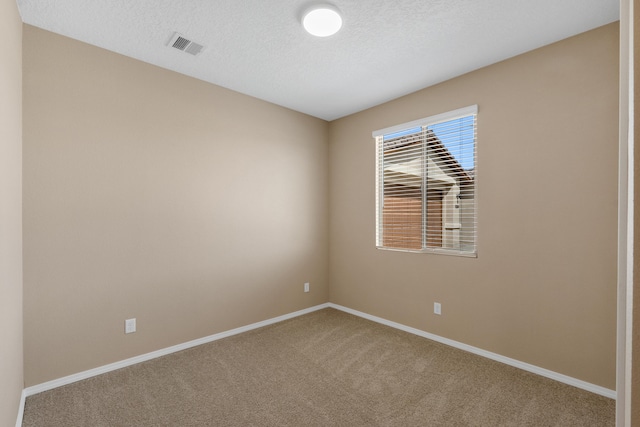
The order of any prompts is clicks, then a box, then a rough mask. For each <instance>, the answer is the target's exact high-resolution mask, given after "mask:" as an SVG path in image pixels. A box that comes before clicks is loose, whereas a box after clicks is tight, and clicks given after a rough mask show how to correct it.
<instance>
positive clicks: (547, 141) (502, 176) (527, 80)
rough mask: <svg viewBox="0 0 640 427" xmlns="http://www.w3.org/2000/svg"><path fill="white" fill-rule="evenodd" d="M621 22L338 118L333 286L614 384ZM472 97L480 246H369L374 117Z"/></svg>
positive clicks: (495, 348) (442, 107)
mask: <svg viewBox="0 0 640 427" xmlns="http://www.w3.org/2000/svg"><path fill="white" fill-rule="evenodd" d="M618 28H619V27H618V24H617V23H616V24H611V25H607V26H605V27H602V28H599V29H596V30H593V31H590V32H588V33H585V34H581V35H578V36H576V37H573V38H570V39H567V40H564V41H561V42H559V43H556V44H553V45H550V46H547V47H544V48H541V49H538V50H535V51H532V52H529V53H526V54H524V55H521V56H518V57H515V58H512V59H510V60H507V61H504V62H501V63H498V64H495V65H492V66H489V67H486V68H484V69H481V70H478V71H475V72H473V73H470V74H467V75H464V76H461V77H459V78H456V79H453V80H450V81H447V82H445V83H442V84H439V85H437V86H434V87H430V88H427V89H424V90H422V91H419V92H416V93H414V94H411V95H408V96H405V97H403V98H400V99H398V100H395V101H392V102H389V103H386V104H384V105H380V106H378V107H375V108H372V109H369V110H366V111H364V112H361V113H359V114H355V115H352V116H349V117H346V118H344V119H341V120H337V121H335V122H332V123H331V124H330V157H329V162H330V164H331V173H330V195H331V198H330V224H331V235H330V250H329V253H330V282H331V289H330V290H331V292H330V299H331V301H332V302H334V303H337V304H341V305H344V306H347V307H351V308H353V309H357V310H361V311H364V312H366V313H370V314H372V315H376V316H380V317H383V318H386V319H389V320H393V321H396V322H400V323H403V324H406V325H409V326H413V327H416V328H419V329H422V330H425V331H428V332H431V333H434V334H437V335H440V336H443V337H446V338H450V339H453V340H456V341H460V342H462V343H466V344H469V345H472V346H476V347H479V348H482V349H485V350H489V351H492V352H495V353H498V354H501V355H504V356H507V357H511V358H514V359H517V360H520V361H523V362H527V363H530V364H533V365H536V366H539V367H542V368H546V369H550V370H552V371H555V372H559V373H562V374H565V375H569V376H571V377H575V378H578V379H581V380H584V381H588V382H590V383H594V384H597V385H600V386H603V387H607V388H609V389H615V363H616V357H615V354H616V353H615V352H616V236H617V160H618V149H617V147H618V58H619V56H618V55H619V54H618V45H619V40H618ZM472 104H478V107H479V113H478V171H477V173H478V175H477V176H478V193H477V197H478V218H479V229H478V258H477V259H474V258H459V257H452V256H443V255H432V254H410V253H401V252H392V251H384V250H376V248H375V235H374V229H375V228H374V227H375V186H374V184H375V181H374V179H375V171H374V167H375V153H374V141H373V139H372V137H371V132H372V131H374V130H376V129H381V128H385V127H388V126H392V125H396V124H400V123H404V122H408V121H411V120H415V119H419V118H422V117H427V116H430V115H434V114H438V113H443V112H446V111H449V110H453V109H456V108H461V107H465V106H468V105H472ZM435 301H437V302H440V303H441V304H442V315H441V316H437V315H434V314H433V303H434V302H435Z"/></svg>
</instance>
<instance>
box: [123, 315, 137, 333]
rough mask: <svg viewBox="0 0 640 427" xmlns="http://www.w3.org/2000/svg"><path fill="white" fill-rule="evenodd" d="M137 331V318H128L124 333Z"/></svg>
mask: <svg viewBox="0 0 640 427" xmlns="http://www.w3.org/2000/svg"><path fill="white" fill-rule="evenodd" d="M135 331H136V319H135V318H133V319H127V320H125V321H124V333H125V334H131V333H133V332H135Z"/></svg>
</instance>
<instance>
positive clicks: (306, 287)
mask: <svg viewBox="0 0 640 427" xmlns="http://www.w3.org/2000/svg"><path fill="white" fill-rule="evenodd" d="M304 291H305V292H309V282H307V283H305V284H304Z"/></svg>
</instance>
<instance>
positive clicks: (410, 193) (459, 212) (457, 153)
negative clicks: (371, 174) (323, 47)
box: [373, 105, 478, 256]
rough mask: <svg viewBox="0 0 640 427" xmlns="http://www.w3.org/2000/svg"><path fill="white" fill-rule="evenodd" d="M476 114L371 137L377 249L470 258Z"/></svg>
mask: <svg viewBox="0 0 640 427" xmlns="http://www.w3.org/2000/svg"><path fill="white" fill-rule="evenodd" d="M477 111H478V107H477V106H475V105H474V106H471V107H467V108H462V109H459V110H455V111H451V112H449V113H444V114H440V115H437V116H432V117H427V118H425V119H421V120H416V121H413V122H410V123H405V124H403V125H399V126H393V127H391V128H387V129H382V130H379V131H376V132H374V133H373V136H374V138H375V140H376V190H377V191H376V207H377V215H376V244H377V246H378V248H383V249H396V250H404V251H412V252H432V253H443V254H452V255H463V256H476V254H477V251H476V228H477V220H476V217H477V216H476V177H477V174H476V170H477V165H476V115H477Z"/></svg>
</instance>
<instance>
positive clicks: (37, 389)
mask: <svg viewBox="0 0 640 427" xmlns="http://www.w3.org/2000/svg"><path fill="white" fill-rule="evenodd" d="M327 307H329V303H325V304H320V305H316V306H314V307H310V308H306V309H304V310H299V311H295V312H293V313H289V314H284V315H282V316H278V317H274V318H272V319H267V320H263V321H262V322H257V323H252V324H250V325H246V326H241V327H239V328H235V329H231V330H229V331H225V332H220V333H218V334H214V335H210V336H208V337H204V338H199V339H196V340H193V341H188V342H186V343H182V344H177V345H174V346H171V347H167V348H163V349H160V350H156V351H152V352H151V353H146V354H142V355H140V356H135V357H131V358H129V359H125V360H121V361H119V362H114V363H110V364H108V365H105V366H100V367H98V368H94V369H89V370H87V371H83V372H79V373H77V374H73V375H69V376H66V377H62V378H58V379H56V380H52V381H48V382H46V383H42V384H37V385H34V386H31V387H27V388H25V389H24V391H23V393H22V394H23V397H28V396H32V395H34V394H38V393H42V392H43V391H47V390H52V389H54V388H57V387H61V386H63V385H67V384H71V383H74V382H76V381H81V380H85V379H87V378H91V377H95V376H97V375H100V374H104V373H107V372H111V371H115V370H116V369H121V368H124V367H127V366H131V365H135V364H136V363H141V362H146V361H147V360H151V359H156V358H158V357H162V356H166V355H167V354H171V353H175V352H178V351H182V350H186V349H188V348H191V347H196V346H198V345H202V344H206V343H209V342H212V341H217V340H219V339H222V338H227V337H230V336H233V335H238V334H241V333H243V332H248V331H251V330H253V329H258V328H262V327H263V326H268V325H272V324H274V323H278V322H282V321H283V320H287V319H292V318H294V317H298V316H302V315H304V314H308V313H311V312H314V311H317V310H322V309H323V308H327ZM22 405H23V406H22V408H24V399H23V402H22ZM22 412H23V411H22V410H21V411H20V421H21V422H22V420H21V419H22Z"/></svg>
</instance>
